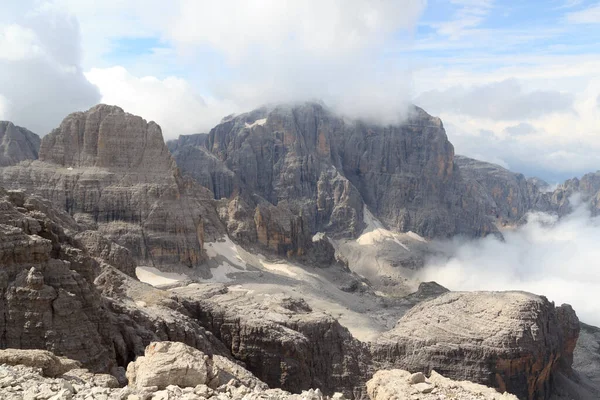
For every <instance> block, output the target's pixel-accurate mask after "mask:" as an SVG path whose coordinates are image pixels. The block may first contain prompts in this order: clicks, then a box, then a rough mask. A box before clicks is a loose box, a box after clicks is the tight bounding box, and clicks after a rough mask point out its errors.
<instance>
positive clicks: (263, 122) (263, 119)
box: [246, 118, 267, 128]
mask: <svg viewBox="0 0 600 400" xmlns="http://www.w3.org/2000/svg"><path fill="white" fill-rule="evenodd" d="M266 123H267V119H266V118H262V119H257V120H256V121H254V122H253V123H251V124H249V123H247V122H246V128H254V127H255V126H257V125H258V126H262V125H264V124H266Z"/></svg>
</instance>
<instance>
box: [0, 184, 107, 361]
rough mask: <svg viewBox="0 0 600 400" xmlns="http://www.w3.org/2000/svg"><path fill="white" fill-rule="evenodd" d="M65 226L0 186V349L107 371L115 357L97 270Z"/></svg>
mask: <svg viewBox="0 0 600 400" xmlns="http://www.w3.org/2000/svg"><path fill="white" fill-rule="evenodd" d="M43 210H46V211H47V212H44V211H43ZM63 220H67V221H68V220H70V221H71V223H70V224H64V223H63V222H62V221H63ZM69 226H70V227H71V228H74V227H76V224H75V222H74V221H73V220H72V219H70V217H69V216H68V215H66V214H61V213H60V212H53V211H52V208H51V207H50V206H49V204H48V202H46V201H43V200H41V199H39V198H36V197H26V196H25V195H24V194H23V193H21V192H4V191H2V190H1V189H0V264H1V265H2V272H1V274H0V276H1V280H0V309H1V310H2V313H3V315H4V318H3V319H2V320H1V322H0V338H1V339H0V347H2V348H7V347H12V348H23V349H47V350H51V351H53V352H55V353H57V354H60V355H63V356H67V357H70V358H74V359H77V360H79V361H81V362H82V363H83V364H85V365H86V366H88V367H90V368H92V369H96V370H105V371H107V370H109V369H110V368H111V367H112V366H114V361H113V360H114V358H115V357H114V350H113V348H112V343H111V341H110V325H109V324H108V315H107V311H106V309H105V308H104V306H103V303H102V299H101V297H100V295H99V293H98V292H97V291H96V290H95V288H94V285H93V280H94V279H95V277H96V276H97V275H98V273H99V271H100V269H99V265H98V263H97V262H96V261H95V260H94V259H93V258H91V257H89V256H87V254H86V253H85V251H83V250H82V249H79V248H77V247H75V246H74V243H73V241H72V237H71V236H70V232H69V231H65V228H66V227H69ZM67 229H68V228H67ZM74 326H76V327H77V329H73V327H74Z"/></svg>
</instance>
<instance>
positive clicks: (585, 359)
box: [573, 323, 600, 387]
mask: <svg viewBox="0 0 600 400" xmlns="http://www.w3.org/2000/svg"><path fill="white" fill-rule="evenodd" d="M573 369H575V370H576V371H578V372H579V373H581V374H582V375H584V376H585V377H587V378H588V379H589V380H591V381H592V382H593V383H595V384H596V385H598V387H600V374H599V373H598V372H599V371H600V328H598V327H595V326H591V325H586V324H583V323H582V324H581V331H580V334H579V340H578V341H577V347H575V352H574V354H573Z"/></svg>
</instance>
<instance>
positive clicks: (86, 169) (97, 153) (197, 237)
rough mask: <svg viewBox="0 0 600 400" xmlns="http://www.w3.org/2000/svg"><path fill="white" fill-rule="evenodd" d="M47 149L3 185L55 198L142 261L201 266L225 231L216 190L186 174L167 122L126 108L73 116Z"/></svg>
mask: <svg viewBox="0 0 600 400" xmlns="http://www.w3.org/2000/svg"><path fill="white" fill-rule="evenodd" d="M39 155H40V160H39V161H34V162H32V163H30V164H29V165H19V166H14V167H9V168H4V169H3V170H1V171H0V184H3V185H4V186H5V187H8V188H22V189H24V190H27V191H29V192H32V193H36V194H39V195H41V196H43V197H44V198H47V199H49V200H50V201H52V202H53V203H54V204H55V205H56V206H57V207H58V208H61V209H64V210H65V211H67V212H68V213H69V214H71V215H72V216H74V217H75V219H76V220H77V221H78V222H80V223H81V224H82V225H85V226H87V227H88V229H94V230H98V231H99V232H100V233H102V234H103V235H104V236H106V237H107V238H108V239H110V240H114V241H115V242H117V243H118V244H119V245H121V246H123V247H125V248H127V249H128V250H129V251H130V252H131V254H132V255H133V257H134V259H135V260H136V261H137V262H139V263H143V264H146V265H153V266H165V268H168V267H169V266H171V265H180V266H181V265H185V266H188V267H190V268H196V267H198V266H199V265H201V264H202V262H203V261H204V258H205V254H204V253H203V244H204V241H205V240H211V239H213V238H215V237H220V236H221V234H222V232H224V228H223V227H222V225H221V223H220V221H219V217H218V215H217V214H216V211H215V207H214V205H213V203H212V196H211V194H210V193H209V192H208V191H207V190H206V189H204V188H202V187H201V186H199V185H198V184H196V183H195V182H193V181H191V180H189V179H188V180H186V179H183V178H182V177H181V176H180V174H179V171H178V169H177V167H176V166H175V162H174V161H173V159H172V157H171V155H170V153H169V151H168V150H167V147H166V146H165V144H164V142H163V138H162V134H161V131H160V127H159V126H158V125H156V124H155V123H153V122H150V123H147V122H146V121H145V120H143V119H142V118H140V117H137V116H134V115H131V114H128V113H125V112H124V111H123V110H122V109H120V108H118V107H114V106H106V105H99V106H96V107H93V108H91V109H90V110H88V111H86V112H78V113H73V114H71V115H69V116H67V117H66V118H65V119H64V121H63V122H62V123H61V125H60V127H58V128H57V129H54V130H53V131H52V132H51V133H49V134H48V135H47V136H45V137H44V138H43V140H42V144H41V147H40V154H39ZM101 251H106V250H101ZM109 251H110V250H109ZM198 273H199V274H204V275H205V276H207V277H208V275H207V271H203V270H200V271H199V272H198Z"/></svg>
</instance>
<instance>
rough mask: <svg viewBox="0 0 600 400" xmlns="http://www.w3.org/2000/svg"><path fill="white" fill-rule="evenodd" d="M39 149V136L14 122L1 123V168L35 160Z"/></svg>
mask: <svg viewBox="0 0 600 400" xmlns="http://www.w3.org/2000/svg"><path fill="white" fill-rule="evenodd" d="M39 149H40V137H39V136H38V135H36V134H35V133H33V132H31V131H29V130H27V129H25V128H21V127H20V126H16V125H14V124H13V123H12V122H9V121H0V167H5V166H7V165H15V164H18V163H19V162H21V161H24V160H35V159H37V158H38V151H39Z"/></svg>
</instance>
